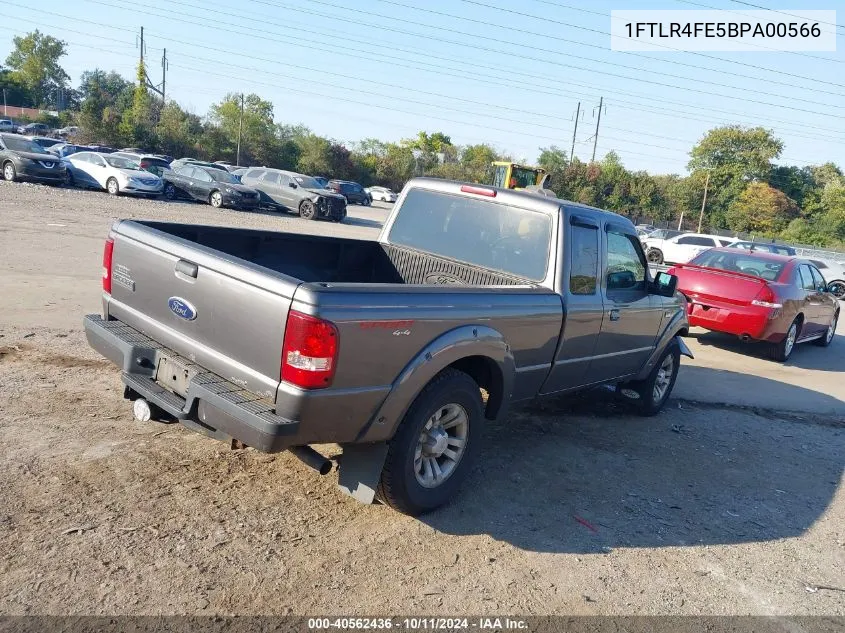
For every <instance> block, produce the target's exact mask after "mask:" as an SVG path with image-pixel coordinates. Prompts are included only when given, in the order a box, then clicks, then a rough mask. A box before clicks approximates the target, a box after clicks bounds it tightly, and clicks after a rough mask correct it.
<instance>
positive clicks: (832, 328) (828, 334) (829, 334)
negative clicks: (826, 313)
mask: <svg viewBox="0 0 845 633" xmlns="http://www.w3.org/2000/svg"><path fill="white" fill-rule="evenodd" d="M838 322H839V312H837V313H836V314H834V315H833V321H832V322H831V324H830V325H828V326H827V330H826V331H825V333H824V336H823V337H821V338H818V339H816V340H815V341H813V343H815V344H816V345H818V346H819V347H827V346H828V345H830V344H831V343H832V342H833V337H834V336H836V324H837V323H838Z"/></svg>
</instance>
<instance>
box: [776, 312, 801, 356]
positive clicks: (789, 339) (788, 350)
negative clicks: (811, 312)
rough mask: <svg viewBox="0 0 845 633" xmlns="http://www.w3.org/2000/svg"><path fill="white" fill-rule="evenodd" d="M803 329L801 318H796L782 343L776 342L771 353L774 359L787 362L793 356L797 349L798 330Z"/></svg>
mask: <svg viewBox="0 0 845 633" xmlns="http://www.w3.org/2000/svg"><path fill="white" fill-rule="evenodd" d="M800 330H801V319H795V320H794V321H793V322H792V323H791V324H790V326H789V329H788V330H787V331H786V336H784V337H783V340H782V341H781V342H780V343H774V344H773V345H772V347H771V350H770V354H771V357H772V359H773V360H776V361H778V362H780V363H785V362H786V361H787V360H789V357H790V356H792V352H793V350H794V349H795V341H797V340H798V332H799V331H800Z"/></svg>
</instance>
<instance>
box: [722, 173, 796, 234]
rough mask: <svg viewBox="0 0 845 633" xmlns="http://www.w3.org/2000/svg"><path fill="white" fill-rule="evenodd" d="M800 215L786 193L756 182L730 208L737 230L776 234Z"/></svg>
mask: <svg viewBox="0 0 845 633" xmlns="http://www.w3.org/2000/svg"><path fill="white" fill-rule="evenodd" d="M797 215H798V207H797V205H796V204H795V201H794V200H791V199H790V198H788V197H787V196H786V194H785V193H783V192H782V191H780V190H779V189H775V188H773V187H771V186H769V185H767V184H766V183H764V182H752V183H751V184H749V185H748V187H746V189H745V191H743V192H742V193H741V194H740V195H739V197H738V198H737V199H736V200H735V201H734V202H733V203H732V204H731V206H730V208H729V209H728V214H727V220H728V224H729V226H730V228H731V229H732V230H734V231H746V232H749V233H763V234H765V235H775V234H776V233H779V232H780V231H782V230H783V229H785V228H786V227H787V225H788V224H789V223H790V221H792V220H793V219H795V217H796V216H797Z"/></svg>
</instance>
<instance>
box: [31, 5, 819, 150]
mask: <svg viewBox="0 0 845 633" xmlns="http://www.w3.org/2000/svg"><path fill="white" fill-rule="evenodd" d="M87 1H89V2H94V3H96V4H102V5H104V6H110V7H112V8H118V9H124V10H127V11H128V10H131V11H133V13H137V12H138V10H137V9H136V8H132V9H130V8H129V7H121V6H116V5H111V4H107V3H105V2H100V1H98V0H87ZM42 13H49V14H51V15H56V16H58V17H62V18H67V19H71V20H76V21H82V22H86V23H89V24H95V25H98V26H105V27H107V28H111V27H110V26H109V25H106V24H102V23H96V22H91V21H89V20H81V19H79V18H74V17H72V16H65V15H62V14H57V13H53V12H49V11H42ZM146 15H151V16H154V17H163V18H168V17H170V16H168V15H162V14H159V13H149V12H147V13H146ZM182 15H184V16H186V17H190V18H192V19H196V20H202V21H207V22H209V23H211V24H215V25H219V24H224V23H223V22H220V21H215V20H211V19H209V18H203V17H200V16H196V15H193V14H186V13H183V14H182ZM244 19H248V18H244ZM225 24H228V23H225ZM115 28H118V27H115ZM244 28H249V27H244ZM218 30H221V31H224V32H229V33H234V34H237V35H247V36H252V37H255V38H257V39H266V40H268V41H272V42H274V43H278V40H279V39H280V38H282V39H284V38H287V39H289V40H294V41H295V42H297V43H298V42H302V44H301V45H302V46H305V47H310V48H315V49H316V50H321V51H325V50H326V48H329V49H331V48H332V47H334V48H339V49H341V50H345V51H348V50H352V51H356V52H364V53H366V54H368V55H378V56H381V57H385V58H387V59H391V60H398V61H402V62H407V61H408V60H407V59H405V58H401V57H395V56H389V55H385V54H383V53H373V52H371V51H361V50H360V49H355V48H349V47H342V46H337V45H328V46H326V45H321V46H315V44H314V40H313V38H307V39H306V38H296V37H291V36H286V35H281V34H278V33H275V32H273V31H262V30H260V29H258V30H257V31H259V32H264V33H268V34H271V35H273V36H274V37H272V38H267V37H262V36H260V35H256V34H255V30H254V31H253V32H251V33H244V32H242V31H235V30H232V29H226V28H220V27H218ZM161 39H168V38H161ZM172 41H178V42H182V43H185V40H184V38H180V39H178V40H172ZM353 41H355V40H353ZM366 44H367V45H368V46H374V47H379V46H378V45H374V44H372V43H371V42H366ZM196 45H198V46H203V47H205V48H209V49H210V50H219V49H212V48H211V47H208V46H207V45H205V44H200V43H196ZM379 48H384V47H379ZM394 48H395V49H396V50H403V49H400V48H396V47H394ZM225 52H226V53H227V54H233V51H225ZM235 54H240V53H235ZM344 56H345V57H358V58H361V59H366V60H368V61H376V62H378V63H387V62H385V61H384V60H382V59H373V58H372V57H362V56H360V55H349V54H348V53H344ZM429 56H431V57H433V58H437V59H449V58H442V57H438V56H436V55H429ZM276 61H277V60H274V63H275V62H276ZM390 63H391V65H392V66H395V65H396V64H395V63H393V62H390ZM416 63H422V64H424V65H428V66H432V67H435V68H442V67H443V66H438V65H435V64H428V63H425V62H416ZM399 65H400V66H401V64H399ZM405 67H408V68H414V69H418V70H423V71H426V72H432V71H430V70H428V69H425V68H419V67H418V66H408V65H406V66H405ZM479 67H482V68H491V69H492V70H495V71H498V72H501V68H499V67H487V66H483V65H479ZM447 68H448V67H447ZM514 72H521V73H522V74H523V75H525V76H526V77H534V78H538V79H543V80H548V77H543V76H539V75H531V74H529V73H524V72H522V71H514ZM439 74H443V73H442V72H441V73H439ZM446 74H447V75H448V73H446ZM452 76H456V77H460V78H463V79H469V80H471V81H479V78H478V77H475V76H467V75H455V74H453V75H452ZM483 83H485V84H493V85H504V86H505V87H514V86H516V87H519V84H520V83H522V84H524V85H526V86H528V87H529V88H527V89H530V90H531V91H532V92H535V93H537V92H539V93H545V94H550V95H554V96H558V95H559V96H573V94H576V93H572V92H561V91H559V90H557V91H555V90H549V89H546V90H543V89H541V88H539V87H538V86H537V85H536V84H534V83H532V84H527V83H525V82H519V81H518V80H509V83H508V84H496V83H495V81H492V82H491V81H490V80H489V79H485V80H484V82H483ZM569 83H571V84H572V85H577V86H584V87H588V88H590V87H591V86H589V85H586V84H579V83H577V82H569ZM606 92H610V93H615V92H616V91H614V90H612V89H611V90H606ZM620 94H624V95H626V96H627V97H628V98H632V97H634V98H635V97H637V96H639V95H636V94H635V93H620ZM596 96H597V95H589V96H588V98H595V97H596ZM646 98H650V97H646ZM661 101H662V102H663V103H667V104H677V105H681V106H684V107H690V108H693V109H698V110H703V111H711V112H717V113H723V114H726V115H729V116H732V117H747V116H748V115H747V114H745V113H738V112H733V111H730V110H720V109H717V108H707V107H703V106H698V105H694V104H687V103H684V102H680V101H673V100H670V99H662V100H661ZM625 105H628V106H629V107H631V106H632V105H635V106H639V107H632V108H631V109H634V110H637V109H639V110H641V111H644V112H653V111H655V109H654V106H651V107H643V105H642V104H639V103H637V102H636V101H632V102H627V103H625ZM657 111H660V109H659V108H658V109H657ZM670 114H671V115H672V116H674V117H676V118H688V119H691V120H699V121H702V122H704V123H710V124H712V121H711V120H705V119H701V118H698V119H696V118H695V117H692V116H686V117H684V116H679V115H683V114H687V115H688V113H685V112H679V111H674V112H671V113H670ZM765 119H768V120H770V121H772V122H774V123H781V124H784V123H787V122H786V121H784V120H782V119H776V118H773V117H771V116H764V117H758V118H757V121H755V122H754V124H758V123H759V121H760V120H765ZM731 122H736V119H734V120H733V121H731ZM802 127H804V128H807V129H817V130H820V131H824V132H825V133H826V136H825V137H823V138H821V139H820V140H830V138H831V137H830V132H829V127H821V126H814V125H810V124H803V126H802ZM784 129H790V128H784ZM794 134H796V135H798V136H801V134H799V133H797V132H794ZM807 138H816V137H807Z"/></svg>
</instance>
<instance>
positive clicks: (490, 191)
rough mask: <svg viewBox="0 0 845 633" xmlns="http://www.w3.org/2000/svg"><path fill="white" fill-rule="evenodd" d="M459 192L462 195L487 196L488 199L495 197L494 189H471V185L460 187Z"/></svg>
mask: <svg viewBox="0 0 845 633" xmlns="http://www.w3.org/2000/svg"><path fill="white" fill-rule="evenodd" d="M461 191H463V192H464V193H474V194H477V195H479V196H487V197H488V198H495V197H496V190H495V189H484V188H483V187H473V186H472V185H462V186H461Z"/></svg>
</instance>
